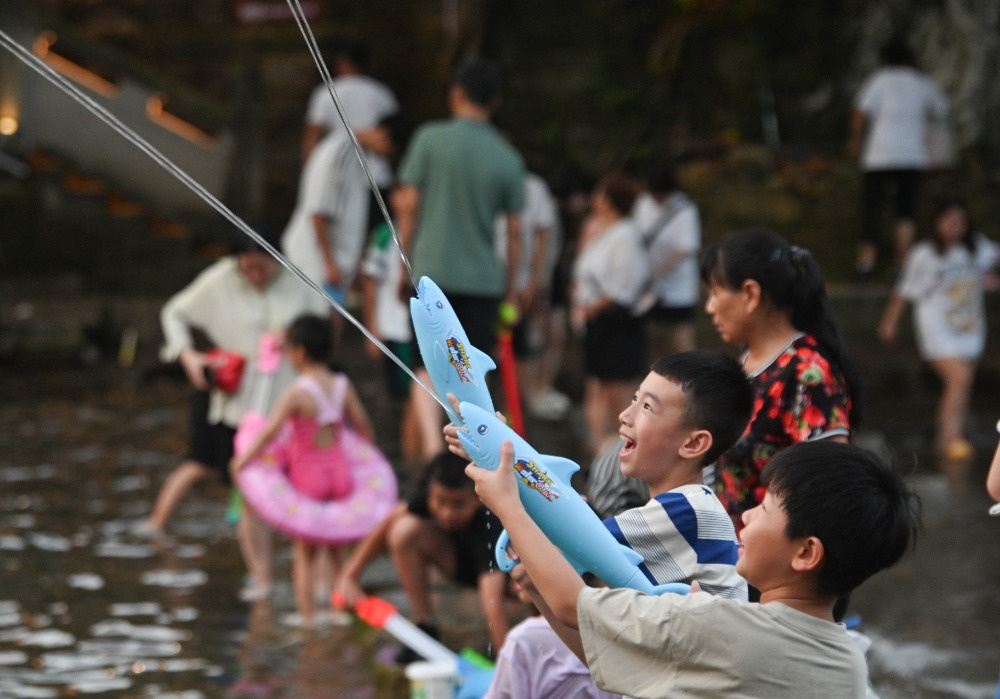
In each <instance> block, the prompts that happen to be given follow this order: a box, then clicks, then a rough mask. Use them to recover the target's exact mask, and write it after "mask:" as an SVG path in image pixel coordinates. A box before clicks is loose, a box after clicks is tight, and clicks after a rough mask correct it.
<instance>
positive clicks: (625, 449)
mask: <svg viewBox="0 0 1000 699" xmlns="http://www.w3.org/2000/svg"><path fill="white" fill-rule="evenodd" d="M622 439H624V440H625V443H624V444H623V445H622V448H621V450H620V451H619V452H618V458H623V457H625V456H628V455H629V454H631V453H632V452H633V451H635V442H633V441H632V440H631V439H629V438H627V437H622Z"/></svg>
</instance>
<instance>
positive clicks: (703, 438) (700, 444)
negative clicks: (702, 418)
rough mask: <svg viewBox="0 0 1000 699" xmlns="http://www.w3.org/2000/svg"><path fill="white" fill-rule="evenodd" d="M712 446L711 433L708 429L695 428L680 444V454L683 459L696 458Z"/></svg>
mask: <svg viewBox="0 0 1000 699" xmlns="http://www.w3.org/2000/svg"><path fill="white" fill-rule="evenodd" d="M711 448H712V433H711V432H709V431H708V430H695V431H694V432H691V433H690V434H689V435H688V438H687V439H686V440H684V444H682V445H681V449H680V454H681V456H682V457H684V458H685V459H697V458H698V457H700V456H702V455H704V454H705V452H707V451H708V450H709V449H711Z"/></svg>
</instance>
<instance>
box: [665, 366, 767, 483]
mask: <svg viewBox="0 0 1000 699" xmlns="http://www.w3.org/2000/svg"><path fill="white" fill-rule="evenodd" d="M650 371H652V372H653V373H655V374H659V375H660V376H662V377H664V378H666V379H670V380H671V381H673V382H674V383H676V384H677V385H679V386H680V387H681V390H682V391H683V392H684V398H685V400H686V402H687V415H686V416H685V424H686V425H687V426H689V427H695V428H702V429H706V430H708V431H709V432H710V433H711V435H712V446H711V448H710V449H709V450H708V451H707V452H705V455H704V457H703V458H702V463H703V464H710V463H712V462H714V461H715V460H716V459H718V458H719V456H720V455H721V454H722V453H723V452H725V451H726V450H727V449H729V447H731V446H733V444H735V443H736V440H737V439H739V438H740V436H741V435H742V434H743V431H744V430H745V429H746V426H747V423H748V422H750V417H751V416H752V415H753V403H754V395H753V386H751V385H750V380H749V379H748V378H747V376H746V374H745V373H744V372H743V367H742V366H741V365H740V363H739V362H737V361H736V360H735V359H733V358H732V357H729V356H727V355H724V354H720V353H718V352H706V351H704V350H692V351H690V352H677V353H676V354H668V355H667V356H665V357H661V358H660V359H657V360H656V361H655V362H653V366H651V367H650Z"/></svg>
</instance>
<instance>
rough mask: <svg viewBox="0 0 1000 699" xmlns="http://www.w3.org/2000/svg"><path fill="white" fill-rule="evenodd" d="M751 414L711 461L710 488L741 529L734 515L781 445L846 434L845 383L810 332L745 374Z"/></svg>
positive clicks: (755, 490)
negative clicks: (740, 431)
mask: <svg viewBox="0 0 1000 699" xmlns="http://www.w3.org/2000/svg"><path fill="white" fill-rule="evenodd" d="M750 381H751V382H752V383H753V385H754V394H755V400H754V409H753V417H751V418H750V423H749V424H748V425H747V429H746V431H744V433H743V436H742V437H740V438H739V440H738V441H737V442H736V444H734V445H733V446H732V447H731V448H730V449H729V450H728V451H726V452H725V453H724V454H723V455H722V456H720V457H719V459H718V461H716V463H715V473H716V484H715V487H716V492H717V493H718V495H719V499H721V500H722V503H723V504H724V505H725V506H726V510H727V511H728V512H729V514H730V515H731V516H732V518H733V520H734V522H735V523H736V528H737V530H739V529H742V526H743V522H742V520H741V519H740V515H741V514H742V513H743V511H744V510H749V509H750V508H752V507H756V506H757V505H758V504H759V503H760V501H761V500H763V499H764V494H765V493H766V491H767V486H766V485H764V484H763V483H761V481H760V473H761V471H763V470H764V466H766V465H767V462H768V461H770V460H771V458H772V457H773V456H774V455H775V454H776V453H777V452H778V451H780V450H781V449H783V448H784V447H787V446H789V445H791V444H796V443H798V442H806V441H810V440H814V439H823V438H826V437H834V436H838V435H839V436H845V437H846V436H850V433H851V425H850V420H849V417H848V416H849V415H850V413H851V396H850V393H849V391H848V388H847V384H846V382H845V381H844V379H843V378H842V377H841V376H840V374H839V373H838V372H834V371H833V369H831V367H830V363H829V362H828V361H827V360H826V358H825V357H824V356H823V354H822V353H821V351H820V349H819V346H818V345H817V343H816V340H815V339H814V338H813V337H812V336H811V335H806V334H800V335H796V336H795V337H793V338H792V339H791V341H790V342H789V344H788V346H787V347H785V349H783V350H782V351H781V352H779V353H778V355H777V356H776V357H775V358H774V359H773V360H772V361H771V363H770V364H768V365H767V366H765V367H764V368H763V369H761V370H759V371H758V372H757V373H756V374H753V375H751V376H750Z"/></svg>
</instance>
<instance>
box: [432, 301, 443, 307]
mask: <svg viewBox="0 0 1000 699" xmlns="http://www.w3.org/2000/svg"><path fill="white" fill-rule="evenodd" d="M434 305H435V306H437V307H438V308H444V303H442V302H441V301H438V302H437V303H435V304H434Z"/></svg>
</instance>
